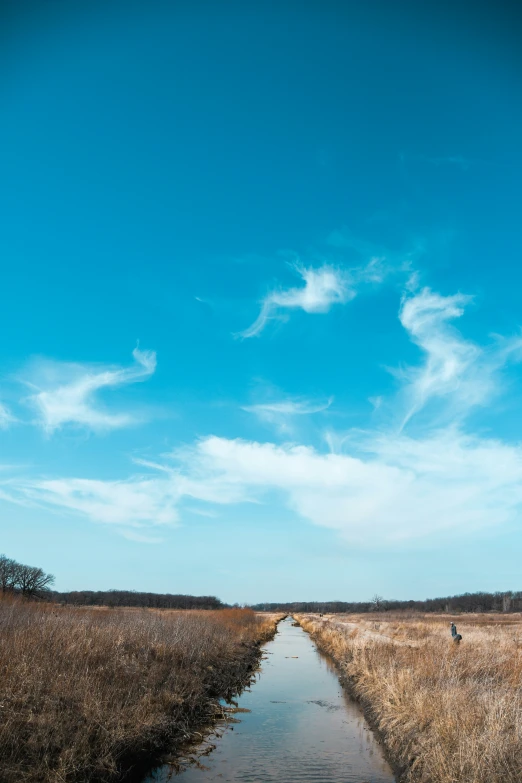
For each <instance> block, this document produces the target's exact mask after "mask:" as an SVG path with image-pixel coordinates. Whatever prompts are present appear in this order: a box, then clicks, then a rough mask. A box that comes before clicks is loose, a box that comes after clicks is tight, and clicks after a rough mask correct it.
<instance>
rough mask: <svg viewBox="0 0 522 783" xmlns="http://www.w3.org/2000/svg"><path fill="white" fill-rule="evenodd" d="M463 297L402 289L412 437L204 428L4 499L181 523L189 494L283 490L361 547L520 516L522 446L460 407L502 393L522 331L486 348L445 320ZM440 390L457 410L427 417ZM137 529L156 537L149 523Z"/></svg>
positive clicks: (272, 495)
mask: <svg viewBox="0 0 522 783" xmlns="http://www.w3.org/2000/svg"><path fill="white" fill-rule="evenodd" d="M469 301H470V298H469V297H467V296H464V295H463V294H455V295H453V296H447V297H444V296H441V295H440V294H437V293H434V292H432V291H430V290H429V289H423V290H422V291H420V292H418V293H416V294H411V293H410V294H409V295H408V296H407V297H406V298H405V299H404V300H403V301H402V304H401V308H400V313H399V317H400V321H401V323H402V324H403V326H404V328H405V329H406V331H407V333H408V334H409V335H410V337H411V339H412V340H413V341H414V342H415V343H416V344H417V345H418V346H419V347H420V348H421V350H422V351H423V353H424V360H423V362H422V364H421V365H420V366H419V367H417V368H409V369H408V370H406V371H405V372H404V373H403V374H402V375H401V376H400V377H401V380H402V383H403V391H402V394H403V396H404V398H405V399H406V411H407V413H406V416H405V419H404V421H405V426H406V424H407V422H408V420H409V419H410V418H411V416H413V414H414V413H416V412H417V411H419V410H420V409H421V408H425V412H426V414H427V415H426V416H425V417H423V420H422V423H421V426H420V427H417V428H416V429H415V435H414V436H412V435H411V434H407V433H406V431H405V429H404V428H403V429H401V430H400V431H399V432H397V431H396V430H395V431H391V430H389V431H384V432H383V431H377V430H370V431H366V432H363V431H361V430H355V429H352V430H350V431H349V433H345V434H344V436H343V437H341V435H342V434H341V433H338V434H336V433H333V434H331V435H332V436H331V437H330V440H329V442H330V444H331V449H332V450H331V451H330V453H323V452H321V451H320V450H318V449H317V448H312V447H311V446H307V445H299V444H295V443H286V444H285V443H283V444H276V443H270V442H268V443H260V442H256V441H249V440H242V439H238V438H223V437H216V436H209V437H205V438H202V439H200V440H198V441H196V442H195V443H194V444H193V445H192V446H190V447H187V448H184V449H179V450H177V451H176V452H173V453H172V454H171V455H169V456H167V457H164V458H163V459H162V460H161V461H159V462H151V461H140V460H136V462H138V463H139V464H140V465H141V466H142V467H144V468H146V469H147V471H148V473H147V474H146V475H143V474H140V475H136V476H131V477H130V478H129V479H127V480H125V481H96V480H92V479H89V480H87V479H80V478H73V479H70V478H67V479H54V480H53V479H45V480H35V481H19V482H10V484H9V486H7V487H4V497H5V496H6V493H11V495H12V499H18V501H19V502H21V501H29V502H32V503H39V504H42V505H45V506H47V507H55V508H56V507H57V508H61V509H63V510H67V511H71V512H74V513H78V514H81V515H83V516H85V517H86V518H89V519H92V520H96V521H100V522H105V523H108V524H112V525H115V526H117V528H118V530H122V529H123V530H131V534H132V530H133V529H135V528H138V529H140V528H144V527H145V528H150V527H155V526H157V525H174V524H176V523H177V522H178V520H181V519H183V515H184V513H185V508H186V507H187V506H188V507H189V509H187V510H190V507H191V506H192V501H194V500H195V501H198V502H197V506H196V507H197V509H198V511H197V513H202V512H203V513H205V511H206V510H207V509H208V512H209V513H212V512H213V510H214V509H215V506H216V505H219V506H223V505H225V506H226V505H230V504H238V503H258V504H266V506H267V509H270V510H267V513H270V515H273V514H274V513H275V512H274V507H277V505H278V504H281V502H283V504H284V505H285V506H286V507H287V508H289V509H291V510H293V511H294V512H295V513H296V514H297V515H298V516H300V517H301V518H302V519H305V520H307V521H308V522H310V523H312V524H315V525H320V526H324V527H328V528H331V529H334V530H336V531H337V532H338V533H339V534H340V536H342V537H343V538H344V539H346V540H348V541H352V542H355V543H357V544H363V545H366V546H379V545H381V544H386V543H394V542H395V543H399V542H405V541H409V540H416V539H422V538H423V537H430V536H437V539H438V540H441V537H442V536H445V537H446V539H447V538H448V537H451V536H453V535H455V534H469V533H470V532H473V531H476V530H478V529H481V528H486V527H492V526H498V525H515V524H518V523H519V522H520V513H521V510H522V446H521V445H520V444H516V443H515V444H510V443H506V442H502V441H501V440H498V439H494V438H489V437H484V436H483V435H481V436H477V435H473V434H469V433H467V432H466V431H465V429H464V421H465V419H464V416H465V414H466V413H467V412H469V411H470V410H471V409H473V407H474V406H475V405H477V404H483V403H484V402H485V401H486V400H489V399H490V398H491V395H493V394H495V393H498V392H499V386H500V384H499V379H498V372H499V369H500V368H501V367H502V366H503V365H504V364H505V362H506V361H507V360H508V359H509V358H512V357H514V358H516V359H518V358H520V356H521V355H522V341H521V339H520V338H516V339H515V340H508V341H501V340H498V341H497V343H496V344H495V345H494V346H493V347H490V348H487V349H483V348H481V347H479V346H477V345H476V344H474V343H472V342H470V341H467V340H466V339H464V338H463V337H462V335H461V334H460V333H459V332H457V331H456V330H455V328H454V327H453V326H452V325H451V321H452V320H454V319H457V318H460V317H461V316H462V314H463V311H464V307H465V306H466V304H468V303H469ZM377 400H380V398H374V400H373V402H374V405H375V406H376V407H377V406H378V403H377ZM434 401H438V403H439V405H440V406H444V405H446V406H448V407H449V409H450V411H453V410H455V409H457V410H458V411H459V412H460V414H461V415H460V416H459V417H458V418H456V419H454V421H453V422H452V423H451V424H450V425H446V426H442V425H441V424H440V416H439V410H438V409H437V410H436V411H435V416H430V411H432V406H431V405H428V403H430V402H431V403H433V402H434ZM380 404H381V403H380V402H379V405H380ZM384 404H385V403H382V405H384ZM382 405H381V407H382ZM402 405H403V400H402V398H400V399H399V406H402ZM325 407H326V406H325V405H324V404H322V403H321V404H319V403H314V402H311V401H307V400H295V399H293V400H292V399H289V400H280V401H277V402H271V403H265V404H264V405H252V406H248V409H249V410H251V411H252V412H254V413H256V414H257V415H262V416H263V415H265V416H282V417H293V416H301V415H306V414H311V413H314V412H316V411H318V410H323V409H324V408H325ZM334 444H337V445H335V446H334ZM335 449H337V450H335ZM191 511H192V512H193V511H194V508H192V509H191ZM245 518H248V515H245ZM137 535H146V536H147V537H149V538H150V536H148V534H147V533H146V531H145V532H144V533H142V532H139V533H138V534H137Z"/></svg>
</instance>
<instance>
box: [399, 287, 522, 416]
mask: <svg viewBox="0 0 522 783" xmlns="http://www.w3.org/2000/svg"><path fill="white" fill-rule="evenodd" d="M471 302H472V297H471V296H467V295H465V294H461V293H457V294H453V295H451V296H442V295H440V294H438V293H435V292H433V291H432V290H431V289H429V288H423V289H422V290H421V291H420V292H418V293H413V294H412V293H411V292H410V294H408V295H406V296H405V297H403V300H402V304H401V309H400V312H399V318H400V322H401V324H402V325H403V327H404V328H405V329H406V331H407V332H408V334H409V335H410V337H411V339H412V341H413V342H414V343H415V344H416V345H418V346H419V348H420V349H421V350H422V351H423V353H424V357H425V358H424V362H423V363H422V364H420V365H419V366H417V367H410V368H408V369H406V370H404V371H402V372H401V373H400V374H399V376H400V378H401V380H402V382H403V392H402V396H403V399H404V404H405V412H404V414H403V421H402V426H403V427H404V426H405V425H406V424H407V422H408V421H409V420H410V419H411V418H412V417H413V416H414V415H415V414H416V413H418V412H419V411H421V410H422V409H423V408H425V407H426V406H427V405H428V404H429V403H430V402H433V401H434V400H439V401H441V400H443V401H444V403H445V405H446V410H447V412H449V413H450V414H451V416H452V418H453V419H455V417H456V416H465V415H467V414H468V413H469V412H470V411H471V410H472V409H473V408H474V407H476V406H477V405H484V404H485V403H487V402H488V401H489V400H490V399H491V398H492V396H493V395H495V394H496V393H497V392H498V391H499V378H498V373H499V370H500V369H501V368H502V367H503V366H504V365H505V364H506V362H507V361H508V360H509V359H511V358H516V357H517V355H520V354H521V351H522V339H521V338H520V337H519V336H517V337H515V338H513V339H510V340H507V341H506V340H505V341H503V342H502V343H496V344H494V345H493V346H486V347H482V346H479V345H477V344H476V343H474V342H472V341H470V340H466V339H465V338H464V337H463V336H462V334H461V333H460V332H459V331H458V330H457V329H456V328H455V327H454V326H453V325H452V324H451V323H450V322H451V321H454V320H456V319H459V318H461V317H462V315H463V314H464V310H465V307H466V305H468V304H470V303H471Z"/></svg>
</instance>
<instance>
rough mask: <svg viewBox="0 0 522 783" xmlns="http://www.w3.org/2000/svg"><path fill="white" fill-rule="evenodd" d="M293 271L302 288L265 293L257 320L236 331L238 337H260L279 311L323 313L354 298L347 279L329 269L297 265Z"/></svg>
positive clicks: (336, 271)
mask: <svg viewBox="0 0 522 783" xmlns="http://www.w3.org/2000/svg"><path fill="white" fill-rule="evenodd" d="M296 270H297V271H298V272H299V274H300V275H301V277H302V278H303V280H304V283H305V284H304V286H302V287H301V288H288V289H286V290H280V291H271V292H270V293H269V294H267V296H266V297H265V298H264V299H263V302H262V305H261V312H260V313H259V315H258V317H257V319H256V320H255V321H254V323H253V324H252V326H250V327H249V328H248V329H245V331H243V332H240V334H239V336H240V337H243V338H246V337H254V336H256V335H258V334H260V333H261V332H262V331H263V329H264V328H265V326H266V324H267V322H268V321H269V320H270V319H271V318H275V317H277V315H278V313H280V312H281V311H284V310H291V309H295V308H299V309H302V310H304V311H305V312H306V313H327V312H328V311H329V310H330V308H331V306H332V305H334V304H341V303H343V302H347V301H348V300H349V299H353V297H354V296H355V291H353V290H352V288H351V287H350V285H349V282H348V278H347V276H346V275H345V274H343V273H341V272H340V271H339V270H337V269H334V268H333V267H331V266H327V265H325V266H322V267H320V268H319V269H312V268H305V267H301V266H297V267H296Z"/></svg>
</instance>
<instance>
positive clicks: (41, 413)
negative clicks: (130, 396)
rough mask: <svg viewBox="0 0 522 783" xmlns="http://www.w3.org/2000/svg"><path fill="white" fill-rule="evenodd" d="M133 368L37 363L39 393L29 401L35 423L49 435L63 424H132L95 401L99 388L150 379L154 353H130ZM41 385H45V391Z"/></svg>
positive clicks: (102, 426) (98, 426)
mask: <svg viewBox="0 0 522 783" xmlns="http://www.w3.org/2000/svg"><path fill="white" fill-rule="evenodd" d="M132 355H133V357H134V360H135V364H134V366H131V367H118V368H99V367H88V366H85V365H78V364H59V363H56V362H45V363H40V364H39V366H38V368H37V375H38V376H39V379H38V383H32V384H31V385H32V386H35V387H36V388H38V391H37V392H36V393H35V394H33V395H31V396H30V397H29V399H28V402H29V403H30V404H31V405H32V407H33V408H34V409H35V410H36V414H37V422H38V424H39V425H40V426H41V427H42V428H43V429H44V430H45V431H46V432H47V433H52V432H54V431H55V430H56V429H58V428H60V427H63V426H64V425H66V424H72V425H77V426H83V427H88V428H89V429H93V430H106V429H114V428H117V427H124V426H127V425H129V424H132V423H134V422H135V418H134V417H133V416H132V415H130V414H128V413H111V412H109V411H107V410H105V409H104V408H103V407H102V405H101V403H100V402H99V401H98V400H97V399H96V394H97V393H98V392H100V391H101V390H102V389H114V388H116V387H118V386H123V385H126V384H129V383H135V382H137V381H143V380H145V379H146V378H149V377H150V376H151V375H152V374H153V373H154V371H155V369H156V354H155V353H154V351H140V350H139V349H138V348H135V349H134V351H133V352H132ZM42 384H45V387H44V388H41V387H42Z"/></svg>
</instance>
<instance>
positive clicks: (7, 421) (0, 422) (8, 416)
mask: <svg viewBox="0 0 522 783" xmlns="http://www.w3.org/2000/svg"><path fill="white" fill-rule="evenodd" d="M15 421H16V418H15V417H14V416H13V414H12V413H11V411H10V410H9V408H8V407H7V405H4V404H3V403H2V402H0V429H1V430H6V429H7V428H8V427H10V426H11V424H13V423H14V422H15Z"/></svg>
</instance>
